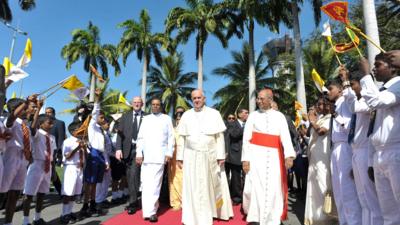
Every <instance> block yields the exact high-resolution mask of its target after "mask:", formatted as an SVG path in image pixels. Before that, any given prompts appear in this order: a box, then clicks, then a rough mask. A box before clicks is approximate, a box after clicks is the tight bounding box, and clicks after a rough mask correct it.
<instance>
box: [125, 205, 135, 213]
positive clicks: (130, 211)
mask: <svg viewBox="0 0 400 225" xmlns="http://www.w3.org/2000/svg"><path fill="white" fill-rule="evenodd" d="M126 211H127V212H128V214H129V215H133V214H135V213H136V211H137V208H136V207H135V206H127V207H126Z"/></svg>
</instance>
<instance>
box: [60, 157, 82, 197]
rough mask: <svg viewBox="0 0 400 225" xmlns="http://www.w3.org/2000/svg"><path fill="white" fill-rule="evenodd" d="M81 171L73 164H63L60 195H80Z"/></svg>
mask: <svg viewBox="0 0 400 225" xmlns="http://www.w3.org/2000/svg"><path fill="white" fill-rule="evenodd" d="M82 186H83V170H82V169H80V168H78V165H75V164H64V180H63V184H62V195H66V196H75V195H80V194H81V193H82Z"/></svg>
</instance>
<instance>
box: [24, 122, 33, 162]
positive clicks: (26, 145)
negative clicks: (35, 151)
mask: <svg viewBox="0 0 400 225" xmlns="http://www.w3.org/2000/svg"><path fill="white" fill-rule="evenodd" d="M21 127H22V135H23V137H22V141H23V143H24V156H25V159H26V160H28V161H30V160H31V157H32V154H31V142H30V137H29V136H30V135H29V128H28V127H27V126H26V124H25V123H24V122H22V124H21Z"/></svg>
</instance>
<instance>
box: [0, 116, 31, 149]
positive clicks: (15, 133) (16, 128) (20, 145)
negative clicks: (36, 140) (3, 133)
mask: <svg viewBox="0 0 400 225" xmlns="http://www.w3.org/2000/svg"><path fill="white" fill-rule="evenodd" d="M22 123H24V121H23V120H22V119H20V118H17V119H16V120H15V121H14V123H13V125H12V126H11V127H8V130H9V131H10V132H11V138H10V140H8V141H7V142H6V146H7V147H6V151H7V149H9V148H14V149H15V148H17V149H20V150H23V149H24V134H23V132H22ZM4 124H7V119H6V121H4ZM26 126H28V125H26ZM28 128H29V126H28ZM28 130H29V134H30V132H31V130H30V129H28ZM29 136H30V135H29ZM29 141H30V142H31V147H32V139H31V138H29Z"/></svg>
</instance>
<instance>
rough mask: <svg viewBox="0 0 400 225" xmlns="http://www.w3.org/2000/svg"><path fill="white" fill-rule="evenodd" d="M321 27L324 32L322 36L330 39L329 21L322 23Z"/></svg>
mask: <svg viewBox="0 0 400 225" xmlns="http://www.w3.org/2000/svg"><path fill="white" fill-rule="evenodd" d="M323 27H324V32H322V36H325V37H332V31H331V25H330V24H329V20H328V21H326V22H325V23H324V25H323Z"/></svg>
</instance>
